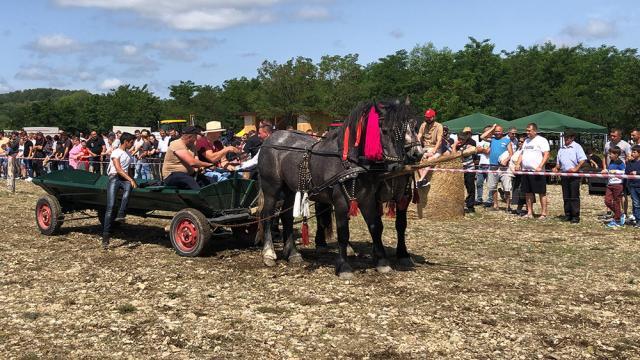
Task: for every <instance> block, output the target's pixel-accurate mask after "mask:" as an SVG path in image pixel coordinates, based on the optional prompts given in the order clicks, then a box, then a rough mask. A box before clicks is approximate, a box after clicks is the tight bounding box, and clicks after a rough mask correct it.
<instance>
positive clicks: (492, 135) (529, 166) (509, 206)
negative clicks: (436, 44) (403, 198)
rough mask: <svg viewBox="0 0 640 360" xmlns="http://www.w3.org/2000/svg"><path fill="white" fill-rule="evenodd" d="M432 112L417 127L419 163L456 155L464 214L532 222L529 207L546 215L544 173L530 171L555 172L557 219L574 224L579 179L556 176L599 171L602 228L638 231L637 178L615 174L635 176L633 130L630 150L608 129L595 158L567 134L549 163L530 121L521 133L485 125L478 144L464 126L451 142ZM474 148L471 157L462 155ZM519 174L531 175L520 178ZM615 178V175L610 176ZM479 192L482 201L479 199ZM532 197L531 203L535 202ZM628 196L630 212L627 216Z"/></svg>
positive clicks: (638, 156)
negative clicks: (499, 214) (481, 211)
mask: <svg viewBox="0 0 640 360" xmlns="http://www.w3.org/2000/svg"><path fill="white" fill-rule="evenodd" d="M435 117H436V113H435V111H434V110H432V109H429V110H427V112H425V121H424V122H423V124H422V125H421V127H420V131H419V138H420V141H421V142H422V145H423V147H424V149H425V151H426V153H425V155H424V157H423V159H430V158H434V157H436V158H437V157H439V156H442V155H444V154H449V153H457V152H460V151H462V153H463V155H462V167H463V169H465V170H481V172H465V173H464V186H465V192H466V198H465V212H467V213H474V212H475V211H476V207H477V206H482V207H484V208H486V209H487V210H489V211H500V210H502V209H501V208H500V202H501V201H504V203H505V205H506V206H505V207H504V211H506V212H508V213H510V214H515V215H519V216H522V217H525V218H534V204H536V202H539V207H540V212H539V216H537V217H536V218H537V219H540V220H544V219H546V218H547V217H548V216H549V212H548V198H547V178H548V176H547V175H543V174H535V173H534V172H545V171H546V172H549V171H551V172H555V173H559V174H560V175H561V176H560V184H561V188H562V198H563V205H564V216H562V220H564V221H568V222H571V223H575V224H577V223H580V184H581V183H582V182H583V181H584V178H583V177H574V176H568V175H565V176H562V174H567V173H578V172H591V173H593V172H596V171H597V172H602V173H605V174H609V175H608V176H607V187H606V193H605V198H604V199H605V200H604V205H605V206H606V208H607V209H608V212H607V215H605V216H603V217H602V220H603V221H604V222H605V224H606V226H608V227H611V228H616V227H620V226H623V225H625V224H627V225H635V226H637V227H640V179H628V180H627V179H623V178H621V177H619V176H620V175H640V131H639V130H638V129H633V130H632V131H631V133H630V139H631V141H632V143H633V144H635V145H633V146H631V145H630V144H629V143H628V142H626V141H625V140H623V139H622V131H621V130H620V129H612V130H611V131H610V133H609V141H608V142H606V144H605V147H604V149H603V150H604V156H603V158H602V159H601V158H600V157H598V156H597V155H595V154H594V151H593V149H587V150H586V151H585V149H583V148H582V146H581V145H580V144H579V143H578V142H577V141H576V138H577V134H576V133H575V132H574V131H572V130H567V131H566V132H565V133H564V134H563V137H562V138H563V144H561V146H560V148H559V149H558V154H557V157H556V160H555V163H554V164H550V162H549V156H550V144H549V141H548V140H547V139H546V138H544V137H543V136H542V135H540V134H539V133H538V130H539V129H538V126H537V125H536V124H535V123H530V124H528V125H527V128H526V132H525V133H524V134H521V133H518V130H517V129H516V128H510V129H509V130H508V131H507V132H505V131H504V129H503V127H502V126H500V125H497V124H494V125H493V126H487V127H485V128H484V129H483V131H482V132H481V133H480V134H479V141H476V140H474V139H473V138H472V130H471V128H470V127H466V128H464V129H463V130H462V131H461V132H460V133H458V134H457V138H456V139H455V140H454V139H453V138H452V137H450V135H449V131H448V129H447V127H446V126H443V125H442V124H440V123H438V122H437V121H435ZM470 147H474V148H475V150H476V151H475V153H476V155H472V154H466V153H465V150H466V149H467V148H470ZM521 172H532V173H531V174H526V173H525V174H522V173H521ZM616 175H617V176H616ZM428 179H429V178H428V171H423V172H421V173H420V174H419V176H418V177H417V181H416V186H417V187H424V186H428V185H429V183H430V182H429V180H428ZM485 188H486V189H487V190H486V192H487V197H486V198H485V197H484V194H485ZM536 195H537V201H536ZM628 196H630V197H631V200H632V201H631V203H632V211H631V213H630V214H629V212H628Z"/></svg>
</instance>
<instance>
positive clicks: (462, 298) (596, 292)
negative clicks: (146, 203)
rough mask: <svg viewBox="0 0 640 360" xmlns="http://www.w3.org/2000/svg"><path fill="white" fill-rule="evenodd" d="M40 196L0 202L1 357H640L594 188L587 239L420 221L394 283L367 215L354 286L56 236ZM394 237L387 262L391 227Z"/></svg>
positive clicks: (89, 234)
mask: <svg viewBox="0 0 640 360" xmlns="http://www.w3.org/2000/svg"><path fill="white" fill-rule="evenodd" d="M559 191H560V189H559V187H556V186H552V187H550V197H551V209H552V211H551V213H552V215H560V212H561V207H562V201H561V196H560V194H559ZM41 194H42V191H41V190H40V189H39V188H37V187H36V186H33V185H31V184H29V183H22V182H21V183H19V185H18V192H17V193H16V194H14V195H12V194H9V193H7V192H6V191H5V190H4V188H2V190H0V196H1V197H2V199H3V205H2V215H1V219H2V220H1V221H0V238H1V239H2V241H0V324H1V326H0V357H2V358H17V359H36V358H60V359H63V358H64V359H66V358H170V359H192V358H215V359H218V358H228V359H238V358H253V359H255V358H270V359H281V358H300V359H315V358H332V359H334V358H343V359H424V358H447V359H469V358H473V359H489V358H491V359H495V358H503V359H533V358H548V359H576V358H594V359H610V358H621V359H623V358H629V359H631V358H640V325H639V324H640V315H639V312H638V309H639V308H640V288H639V286H638V283H639V282H640V269H639V265H638V264H640V256H639V255H638V248H639V239H640V236H639V235H640V232H639V230H638V229H634V228H631V227H625V228H624V229H619V230H610V229H606V228H605V227H604V226H603V225H602V224H601V223H600V222H599V221H598V220H597V215H598V214H600V213H602V212H603V210H604V205H603V204H602V198H601V197H591V196H587V195H585V194H586V188H585V189H583V198H582V203H583V216H582V220H583V221H582V223H581V224H579V225H570V224H568V223H563V222H560V221H559V220H556V219H549V220H546V221H544V222H542V221H538V220H524V219H520V218H517V217H515V216H513V215H507V214H505V213H496V212H485V211H484V210H483V209H479V210H478V213H476V214H475V215H472V216H467V217H466V218H465V219H464V220H460V221H451V222H446V221H437V222H436V221H432V222H430V221H420V222H418V220H416V219H415V218H412V219H410V222H409V230H408V235H407V239H408V241H407V243H408V247H409V250H410V251H411V253H412V254H413V255H414V259H415V260H416V262H417V266H416V267H415V269H413V270H410V271H400V270H401V269H399V268H396V270H397V271H394V272H392V273H390V274H385V275H382V274H378V273H376V272H375V270H374V267H373V265H372V261H371V258H370V256H369V253H370V251H369V250H370V241H369V237H368V234H367V231H366V228H365V226H364V223H363V221H362V220H361V219H356V220H354V221H353V226H352V239H353V240H354V241H355V243H356V247H357V249H358V250H359V251H360V252H362V253H363V254H362V255H361V256H360V257H358V258H354V259H352V261H353V264H354V268H355V269H356V271H357V273H356V276H355V278H354V279H353V280H352V281H347V282H345V281H341V280H339V279H338V278H337V277H336V276H335V275H334V273H333V271H334V270H333V259H334V254H335V250H331V251H330V252H328V253H321V252H316V250H315V248H314V247H313V246H310V247H308V248H304V249H303V256H304V257H305V259H306V260H307V262H306V263H305V264H304V265H302V266H297V267H292V266H288V265H287V264H286V262H279V263H278V265H277V266H276V267H275V268H265V267H263V266H262V263H261V259H260V251H259V249H256V248H253V247H250V246H247V245H246V244H237V243H234V242H233V241H232V240H231V239H230V237H228V236H223V237H216V238H214V239H213V246H212V249H211V254H210V255H209V256H207V257H202V258H196V259H187V258H182V257H179V256H177V255H176V254H175V253H174V251H173V250H172V249H171V246H170V243H169V240H168V237H167V235H166V234H165V232H164V230H163V227H164V225H165V224H166V222H163V221H159V220H150V219H143V218H138V217H130V218H129V219H128V223H127V224H126V225H124V226H123V227H122V228H121V229H118V230H117V232H116V233H115V234H114V240H113V244H114V249H113V250H111V251H108V252H104V251H102V250H101V249H100V246H99V245H100V238H99V235H100V227H99V223H98V221H97V219H85V220H80V221H77V222H72V223H65V225H63V230H64V231H63V234H62V235H59V236H54V237H46V236H43V235H40V233H39V232H38V230H37V228H36V226H35V220H34V215H33V208H34V206H35V203H36V200H37V198H38V196H40V195H41ZM78 216H80V215H78ZM311 229H312V230H313V229H314V226H313V224H312V225H311ZM384 238H385V244H386V245H387V246H388V248H389V250H390V252H391V253H392V252H393V247H394V246H395V230H394V229H393V220H389V219H385V230H384Z"/></svg>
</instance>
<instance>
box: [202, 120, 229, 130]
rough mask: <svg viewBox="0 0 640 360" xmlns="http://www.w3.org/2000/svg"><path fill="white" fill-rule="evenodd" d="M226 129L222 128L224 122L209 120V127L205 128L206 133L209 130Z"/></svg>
mask: <svg viewBox="0 0 640 360" xmlns="http://www.w3.org/2000/svg"><path fill="white" fill-rule="evenodd" d="M225 130H226V129H223V128H222V123H221V122H220V121H209V122H208V123H207V128H206V129H205V130H204V132H205V133H209V132H222V131H225Z"/></svg>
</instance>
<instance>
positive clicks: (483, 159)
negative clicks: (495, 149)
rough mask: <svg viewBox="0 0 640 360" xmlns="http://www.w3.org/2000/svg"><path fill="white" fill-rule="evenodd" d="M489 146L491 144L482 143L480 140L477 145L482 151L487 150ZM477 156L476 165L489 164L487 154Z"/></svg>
mask: <svg viewBox="0 0 640 360" xmlns="http://www.w3.org/2000/svg"><path fill="white" fill-rule="evenodd" d="M490 146H491V144H490V143H489V142H488V141H484V140H480V142H479V143H478V145H477V147H481V148H484V149H488V148H489V147H490ZM478 156H480V160H479V161H478V165H489V164H490V163H491V162H490V161H489V154H485V153H482V154H479V155H478Z"/></svg>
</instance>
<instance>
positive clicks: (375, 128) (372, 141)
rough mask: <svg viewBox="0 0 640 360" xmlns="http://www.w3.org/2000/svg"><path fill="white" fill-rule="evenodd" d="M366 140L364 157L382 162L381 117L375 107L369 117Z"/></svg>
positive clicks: (370, 111)
mask: <svg viewBox="0 0 640 360" xmlns="http://www.w3.org/2000/svg"><path fill="white" fill-rule="evenodd" d="M366 131H367V132H366V134H365V136H366V139H365V142H364V157H365V158H366V159H367V160H371V161H380V160H382V142H381V141H380V116H379V115H378V112H376V108H375V107H374V106H372V107H371V110H369V116H368V117H367V130H366Z"/></svg>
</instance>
